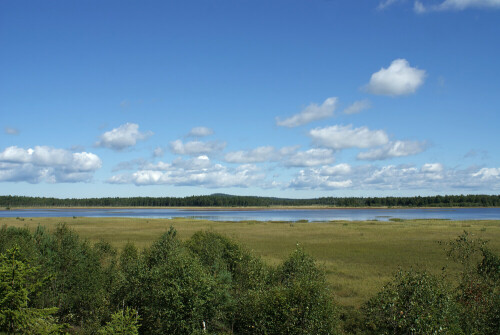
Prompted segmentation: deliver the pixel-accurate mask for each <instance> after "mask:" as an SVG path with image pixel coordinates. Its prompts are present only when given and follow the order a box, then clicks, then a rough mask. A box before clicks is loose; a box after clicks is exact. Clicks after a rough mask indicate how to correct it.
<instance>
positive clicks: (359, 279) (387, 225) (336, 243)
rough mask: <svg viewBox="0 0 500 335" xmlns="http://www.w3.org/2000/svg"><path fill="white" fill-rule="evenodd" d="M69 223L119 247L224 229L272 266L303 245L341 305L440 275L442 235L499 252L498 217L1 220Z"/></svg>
mask: <svg viewBox="0 0 500 335" xmlns="http://www.w3.org/2000/svg"><path fill="white" fill-rule="evenodd" d="M62 223H65V224H67V225H68V226H69V227H71V228H72V229H74V230H75V231H76V232H78V233H79V234H80V235H81V236H82V237H85V238H88V239H89V240H90V241H99V240H104V241H108V242H110V243H112V244H113V245H115V246H116V247H118V248H120V247H122V246H123V245H124V244H125V243H126V242H128V241H131V242H134V243H135V244H136V245H137V246H138V247H145V246H148V245H149V244H150V243H151V242H153V241H154V240H155V239H156V238H158V237H159V235H160V234H162V233H163V232H165V231H167V230H168V229H169V227H170V226H173V227H175V228H176V229H177V231H178V234H179V236H180V238H181V239H187V238H189V237H190V236H191V235H192V234H193V233H194V232H196V231H199V230H211V231H216V232H220V233H223V234H225V235H226V236H228V237H231V238H233V239H235V240H236V241H238V242H240V243H241V244H243V245H244V246H245V247H247V248H248V249H250V250H252V251H253V252H254V253H255V254H257V255H260V256H262V257H263V259H264V260H265V261H267V262H269V263H270V264H276V263H278V262H280V261H281V260H283V259H284V258H285V257H286V256H287V255H288V254H289V253H290V252H291V251H292V250H293V249H294V248H295V247H296V245H297V244H300V245H301V246H302V247H303V248H304V249H305V250H306V251H307V252H309V253H310V254H311V255H313V256H314V257H315V258H316V259H317V260H318V261H319V263H320V264H323V266H324V267H325V270H326V272H327V276H328V280H329V281H330V283H331V284H332V286H333V288H334V290H335V293H336V295H337V299H338V301H339V303H340V304H342V305H348V306H359V304H361V303H362V302H363V301H366V300H367V299H368V298H369V297H370V296H372V295H373V294H375V293H376V292H377V291H378V290H379V289H380V288H381V287H382V285H383V284H384V283H386V282H387V281H388V280H389V279H390V278H391V277H392V275H393V273H394V272H395V271H396V270H397V269H398V267H400V266H401V267H403V268H409V267H410V266H414V267H423V268H426V269H428V270H430V271H432V272H435V273H438V272H440V271H441V269H442V268H443V267H448V269H449V270H450V272H451V273H453V272H454V271H456V269H457V267H456V265H454V264H453V263H451V262H449V261H448V260H447V259H446V256H445V254H444V252H443V248H442V246H441V245H439V244H438V241H447V240H450V239H454V238H456V237H457V236H458V235H459V234H460V233H462V232H463V231H464V230H467V231H469V232H471V233H473V234H476V235H477V236H479V237H481V238H483V239H485V240H489V241H490V242H489V246H490V248H491V249H492V250H494V251H495V252H500V221H446V220H396V221H330V222H282V221H281V222H277V221H274V222H260V221H247V222H245V221H243V222H214V221H206V220H193V219H186V218H175V219H138V218H83V217H76V218H0V226H1V225H4V224H5V225H8V226H16V227H25V226H26V227H28V228H30V229H34V228H36V226H37V225H39V224H40V225H43V226H47V227H48V228H49V229H51V228H53V227H55V226H56V225H57V224H62Z"/></svg>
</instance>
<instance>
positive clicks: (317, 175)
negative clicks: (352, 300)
mask: <svg viewBox="0 0 500 335" xmlns="http://www.w3.org/2000/svg"><path fill="white" fill-rule="evenodd" d="M351 186H352V180H350V179H343V180H339V179H335V178H334V177H330V176H327V175H321V169H307V170H300V171H299V173H298V175H297V176H296V177H295V178H293V179H292V181H291V182H290V183H289V184H288V187H291V188H294V189H327V190H331V189H339V188H349V187H351Z"/></svg>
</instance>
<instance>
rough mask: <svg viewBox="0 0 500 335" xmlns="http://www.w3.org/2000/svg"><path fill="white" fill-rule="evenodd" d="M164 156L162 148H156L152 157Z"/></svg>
mask: <svg viewBox="0 0 500 335" xmlns="http://www.w3.org/2000/svg"><path fill="white" fill-rule="evenodd" d="M164 154H165V149H163V148H162V147H156V148H155V149H154V150H153V157H161V156H163V155H164Z"/></svg>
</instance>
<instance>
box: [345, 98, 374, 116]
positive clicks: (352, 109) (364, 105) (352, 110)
mask: <svg viewBox="0 0 500 335" xmlns="http://www.w3.org/2000/svg"><path fill="white" fill-rule="evenodd" d="M370 107H371V104H370V101H368V100H360V101H355V102H354V103H353V104H352V105H350V106H349V107H347V108H346V109H344V114H357V113H359V112H361V111H363V110H365V109H368V108H370Z"/></svg>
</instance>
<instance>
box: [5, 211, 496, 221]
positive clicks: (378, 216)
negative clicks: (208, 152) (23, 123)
mask: <svg viewBox="0 0 500 335" xmlns="http://www.w3.org/2000/svg"><path fill="white" fill-rule="evenodd" d="M73 216H79V217H137V218H152V219H153V218H162V219H170V218H174V217H185V218H193V219H205V220H213V221H245V220H257V221H298V220H309V221H330V220H349V221H363V220H379V221H387V220H389V219H391V218H400V219H448V220H500V208H433V209H427V208H426V209H422V208H405V209H352V208H350V209H261V210H187V209H170V208H98V209H95V208H89V209H87V208H82V209H74V208H71V209H14V210H6V211H0V217H73Z"/></svg>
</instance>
